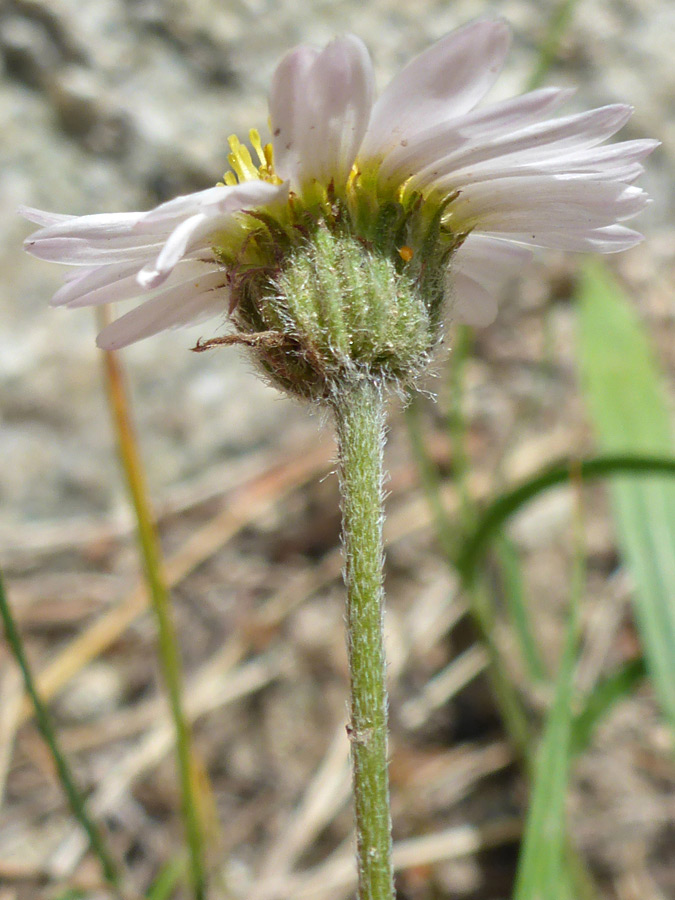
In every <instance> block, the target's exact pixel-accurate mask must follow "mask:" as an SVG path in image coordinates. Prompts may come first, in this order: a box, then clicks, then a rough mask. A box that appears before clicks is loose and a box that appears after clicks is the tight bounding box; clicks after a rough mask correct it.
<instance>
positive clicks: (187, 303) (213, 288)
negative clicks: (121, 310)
mask: <svg viewBox="0 0 675 900" xmlns="http://www.w3.org/2000/svg"><path fill="white" fill-rule="evenodd" d="M228 303H229V288H228V286H227V276H226V274H225V273H223V272H210V273H207V274H205V275H203V276H202V277H196V278H193V279H191V280H190V281H187V282H184V283H182V284H178V285H175V286H173V287H169V288H166V289H165V290H163V291H161V292H160V293H159V294H157V295H156V296H155V297H153V298H152V299H150V300H147V301H146V302H145V303H143V304H141V305H140V306H138V307H136V309H132V310H131V311H130V312H128V313H126V314H125V315H123V316H122V317H121V318H119V319H117V320H116V321H115V322H113V323H112V324H111V325H108V326H107V327H106V328H104V329H103V331H102V332H101V333H100V334H99V336H98V338H97V339H96V343H97V344H98V346H99V347H101V348H102V349H104V350H118V349H119V348H120V347H126V346H127V345H128V344H132V343H134V341H140V340H142V339H143V338H146V337H150V336H151V335H153V334H157V333H158V332H160V331H166V330H167V329H168V328H176V327H179V326H182V325H191V324H194V323H196V322H199V321H201V320H203V319H206V318H209V317H211V316H217V315H219V314H221V313H222V314H225V313H227V308H228Z"/></svg>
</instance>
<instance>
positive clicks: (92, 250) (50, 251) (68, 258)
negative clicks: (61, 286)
mask: <svg viewBox="0 0 675 900" xmlns="http://www.w3.org/2000/svg"><path fill="white" fill-rule="evenodd" d="M161 246H162V245H161V244H159V243H151V244H139V243H138V242H136V243H135V244H131V245H129V246H123V247H114V246H112V247H110V246H108V245H107V244H105V243H103V244H102V245H101V246H99V245H98V243H97V244H94V243H93V242H92V241H89V240H86V239H85V238H59V237H54V238H43V239H41V240H37V241H36V240H34V239H33V238H32V237H29V238H27V239H26V240H25V241H24V248H25V250H26V251H27V252H28V253H30V254H32V255H33V256H37V257H38V259H46V260H48V261H49V262H56V263H63V264H66V265H71V266H96V265H107V264H109V263H117V262H126V261H131V260H138V263H139V267H140V266H141V265H142V264H143V262H144V261H146V260H150V259H152V258H153V256H154V255H155V254H156V253H157V252H158V250H159V248H160V247H161Z"/></svg>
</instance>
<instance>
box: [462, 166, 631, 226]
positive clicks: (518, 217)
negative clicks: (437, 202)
mask: <svg viewBox="0 0 675 900" xmlns="http://www.w3.org/2000/svg"><path fill="white" fill-rule="evenodd" d="M647 202H648V198H647V195H646V194H645V193H644V191H642V190H641V189H640V188H636V187H632V186H629V185H625V184H621V183H614V182H611V181H588V180H586V179H583V178H576V177H575V176H574V175H553V176H546V175H544V176H529V177H523V178H502V179H498V180H494V181H487V182H478V183H476V184H470V185H468V186H467V187H465V188H462V189H461V192H460V195H459V197H458V198H457V199H456V200H454V201H453V202H452V203H451V205H450V206H449V208H448V221H449V223H450V226H451V227H453V225H454V227H456V228H457V229H458V230H460V231H464V230H467V229H469V228H471V227H475V226H477V227H479V228H480V230H481V231H492V232H504V231H506V232H514V231H526V230H529V229H530V228H531V229H532V230H537V229H541V228H542V227H547V230H554V229H557V230H561V231H563V230H566V229H568V228H572V229H574V228H599V227H602V226H605V225H609V224H612V223H613V222H619V221H623V220H625V219H628V218H631V217H632V216H634V215H637V213H638V212H640V211H641V210H642V209H644V207H645V206H646V204H647Z"/></svg>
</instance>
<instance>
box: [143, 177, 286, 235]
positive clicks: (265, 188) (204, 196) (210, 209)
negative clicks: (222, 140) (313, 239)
mask: <svg viewBox="0 0 675 900" xmlns="http://www.w3.org/2000/svg"><path fill="white" fill-rule="evenodd" d="M287 193H288V186H287V185H279V184H271V183H270V182H268V181H246V182H244V183H243V184H235V185H217V186H216V187H212V188H207V189H206V190H205V191H197V192H196V193H194V194H184V195H183V196H181V197H175V198H174V199H173V200H168V201H167V202H166V203H162V204H161V205H160V206H158V207H156V208H155V209H151V210H150V211H149V212H147V213H144V214H143V216H142V217H141V219H140V221H139V223H138V225H137V228H136V230H137V231H139V232H143V231H145V230H146V228H148V227H152V228H153V229H155V228H158V227H160V226H161V227H163V228H164V229H165V230H166V231H167V232H169V231H172V230H173V228H175V226H176V224H177V223H179V222H181V221H182V220H184V219H186V218H190V217H191V216H194V215H197V214H198V213H203V214H204V215H207V216H218V215H222V214H223V213H226V212H234V211H235V210H237V209H247V208H253V207H256V206H262V205H264V204H267V203H274V202H275V201H276V200H280V199H284V198H285V197H286V195H287Z"/></svg>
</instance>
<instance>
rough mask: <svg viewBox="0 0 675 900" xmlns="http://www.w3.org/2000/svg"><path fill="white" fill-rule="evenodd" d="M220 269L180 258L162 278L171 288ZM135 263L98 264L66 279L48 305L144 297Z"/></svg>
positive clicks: (73, 306) (208, 264)
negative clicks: (95, 267)
mask: <svg viewBox="0 0 675 900" xmlns="http://www.w3.org/2000/svg"><path fill="white" fill-rule="evenodd" d="M214 271H219V272H222V271H223V269H222V267H219V266H217V265H216V264H215V263H208V262H203V261H201V260H198V259H190V260H181V262H179V263H178V265H176V267H175V268H174V269H173V271H172V272H171V274H170V275H169V276H168V277H167V279H166V282H165V283H166V286H167V287H171V286H173V285H175V284H179V283H181V282H187V281H189V279H191V278H198V277H201V276H204V275H206V274H209V273H210V272H214ZM137 274H138V266H137V265H134V266H133V267H131V268H130V267H129V264H128V263H127V264H122V265H118V266H101V267H99V268H97V269H92V270H90V271H89V272H88V273H87V274H86V275H83V276H82V277H80V278H77V279H74V280H71V281H68V282H67V283H66V284H64V285H63V287H61V288H59V290H58V291H57V292H56V294H55V295H54V297H53V298H52V301H51V305H52V306H67V307H69V308H70V309H76V308H79V307H82V306H100V305H101V304H103V303H117V302H121V301H124V300H132V299H134V298H139V297H143V298H147V296H148V291H147V290H146V289H145V288H143V287H142V286H141V285H140V284H139V283H138V278H137Z"/></svg>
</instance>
